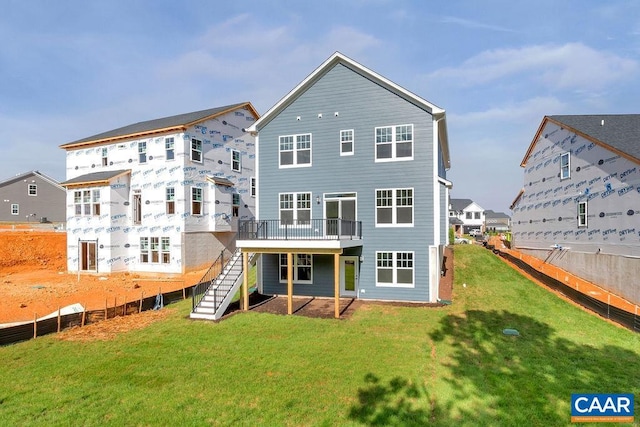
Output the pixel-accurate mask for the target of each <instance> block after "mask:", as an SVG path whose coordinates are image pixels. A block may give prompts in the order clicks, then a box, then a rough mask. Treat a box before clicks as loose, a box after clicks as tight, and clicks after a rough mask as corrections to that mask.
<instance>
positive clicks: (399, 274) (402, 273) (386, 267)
mask: <svg viewBox="0 0 640 427" xmlns="http://www.w3.org/2000/svg"><path fill="white" fill-rule="evenodd" d="M413 256H414V253H413V252H376V286H390V287H398V288H412V287H414V266H413Z"/></svg>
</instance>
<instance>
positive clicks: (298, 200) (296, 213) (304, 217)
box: [280, 193, 311, 227]
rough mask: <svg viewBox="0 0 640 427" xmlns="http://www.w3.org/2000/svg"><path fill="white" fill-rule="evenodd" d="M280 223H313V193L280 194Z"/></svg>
mask: <svg viewBox="0 0 640 427" xmlns="http://www.w3.org/2000/svg"><path fill="white" fill-rule="evenodd" d="M280 225H281V226H282V225H300V226H306V227H309V226H310V225H311V193H282V194H280Z"/></svg>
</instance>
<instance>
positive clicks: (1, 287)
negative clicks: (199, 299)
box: [0, 227, 202, 323]
mask: <svg viewBox="0 0 640 427" xmlns="http://www.w3.org/2000/svg"><path fill="white" fill-rule="evenodd" d="M0 229H2V227H0ZM66 239H67V235H66V233H64V232H54V231H38V230H36V231H7V230H6V227H5V229H4V230H2V231H0V323H10V322H18V321H25V320H33V319H34V318H37V317H42V316H45V315H47V314H50V313H53V312H55V311H57V310H58V308H60V307H64V306H67V305H71V304H75V303H80V304H82V305H83V306H84V307H85V308H86V309H87V310H97V309H101V308H104V307H105V305H107V306H108V307H113V306H114V305H121V304H123V303H124V302H125V301H127V302H128V301H136V300H139V299H140V297H141V296H144V297H148V296H152V295H157V294H158V292H160V291H161V292H163V293H166V292H171V291H175V290H180V289H183V288H185V287H188V286H191V285H193V284H194V283H196V282H197V281H198V280H199V279H200V277H201V276H202V271H198V272H192V273H187V274H185V275H170V276H167V275H164V276H162V278H159V277H158V275H149V274H141V273H140V274H138V273H112V274H108V275H107V274H105V275H100V274H97V275H95V274H82V275H80V278H79V280H78V275H77V274H75V273H67V271H66V270H67V265H66V263H67V261H66V259H67V251H66Z"/></svg>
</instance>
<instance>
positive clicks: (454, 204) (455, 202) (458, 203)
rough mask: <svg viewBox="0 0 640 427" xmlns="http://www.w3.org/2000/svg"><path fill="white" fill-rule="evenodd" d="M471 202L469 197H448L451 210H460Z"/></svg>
mask: <svg viewBox="0 0 640 427" xmlns="http://www.w3.org/2000/svg"><path fill="white" fill-rule="evenodd" d="M471 203H473V200H471V199H450V200H449V204H450V205H451V210H452V211H462V210H464V208H466V207H467V206H469V205H470V204H471Z"/></svg>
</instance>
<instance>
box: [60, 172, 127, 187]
mask: <svg viewBox="0 0 640 427" xmlns="http://www.w3.org/2000/svg"><path fill="white" fill-rule="evenodd" d="M128 173H131V169H120V170H115V171H102V172H92V173H88V174H85V175H80V176H77V177H75V178H71V179H69V180H67V181H65V182H61V183H60V185H62V186H64V187H80V186H82V187H88V186H101V185H107V184H109V181H111V180H112V179H114V178H117V177H119V176H121V175H125V174H128Z"/></svg>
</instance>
